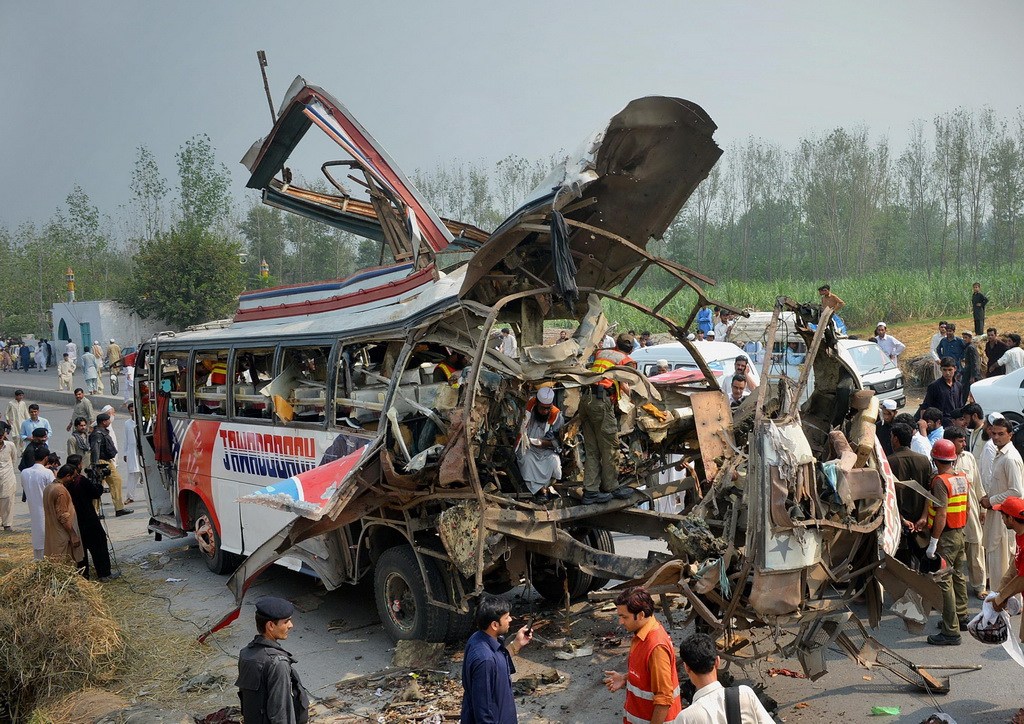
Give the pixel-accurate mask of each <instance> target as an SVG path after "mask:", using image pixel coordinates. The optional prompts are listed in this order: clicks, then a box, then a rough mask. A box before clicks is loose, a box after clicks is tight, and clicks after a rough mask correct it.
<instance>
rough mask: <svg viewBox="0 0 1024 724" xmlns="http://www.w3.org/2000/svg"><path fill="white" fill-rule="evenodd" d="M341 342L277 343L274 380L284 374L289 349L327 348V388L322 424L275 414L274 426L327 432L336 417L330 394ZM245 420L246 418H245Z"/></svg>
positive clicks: (332, 397) (306, 341) (305, 341)
mask: <svg viewBox="0 0 1024 724" xmlns="http://www.w3.org/2000/svg"><path fill="white" fill-rule="evenodd" d="M339 344H340V342H339V340H337V339H334V340H331V339H324V338H321V339H312V340H294V341H288V342H278V343H277V353H276V354H275V355H274V374H273V376H272V379H276V378H277V376H278V375H280V374H281V373H282V372H284V370H283V369H281V367H282V365H283V364H284V358H285V354H286V350H289V349H301V348H306V347H327V379H326V381H325V383H326V388H325V389H324V412H323V420H321V421H320V422H304V421H299V422H296V421H295V420H282V419H281V418H280V417H278V416H277V413H276V412H275V413H274V417H273V424H275V425H280V426H281V427H288V428H295V429H299V430H327V429H329V425H330V422H331V420H332V415H334V396H333V394H330V391H331V390H333V386H332V385H333V383H334V377H335V372H334V369H333V368H334V365H335V363H336V360H337V357H338V349H339ZM243 419H244V418H243Z"/></svg>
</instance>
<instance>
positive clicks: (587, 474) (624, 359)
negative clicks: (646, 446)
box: [579, 333, 636, 505]
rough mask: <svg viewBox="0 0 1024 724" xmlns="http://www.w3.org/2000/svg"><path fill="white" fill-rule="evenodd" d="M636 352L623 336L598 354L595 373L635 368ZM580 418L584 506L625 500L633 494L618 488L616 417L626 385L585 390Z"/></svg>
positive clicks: (599, 385) (611, 384)
mask: <svg viewBox="0 0 1024 724" xmlns="http://www.w3.org/2000/svg"><path fill="white" fill-rule="evenodd" d="M632 351H633V338H632V337H630V336H629V335H628V334H626V333H622V334H620V335H619V336H618V338H617V339H616V340H615V347H614V348H613V349H602V350H598V352H597V354H595V355H594V362H593V363H592V364H591V365H590V370H591V371H592V372H598V373H600V372H605V371H607V370H609V369H611V368H612V367H617V366H628V367H636V362H635V361H634V360H633V358H632V357H630V356H629V353H630V352H632ZM582 393H583V394H582V397H581V398H580V410H579V417H580V422H581V423H582V424H581V426H580V427H581V429H582V431H583V450H584V452H585V453H586V458H585V460H584V464H583V504H584V505H592V504H594V503H607V502H608V501H609V500H611V499H612V498H613V497H615V498H620V499H625V498H629V497H630V496H631V495H632V494H633V489H632V488H630V487H629V486H628V485H621V486H620V485H619V469H618V466H617V465H616V463H615V453H616V451H617V450H618V449H619V423H618V420H617V417H616V414H615V412H616V408H617V407H618V401H619V395H625V396H626V397H629V385H628V384H626V383H625V382H616V381H615V380H609V379H601V380H598V381H597V382H595V383H594V384H592V385H589V386H587V387H584V388H582Z"/></svg>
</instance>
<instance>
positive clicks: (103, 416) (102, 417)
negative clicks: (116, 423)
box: [96, 412, 110, 423]
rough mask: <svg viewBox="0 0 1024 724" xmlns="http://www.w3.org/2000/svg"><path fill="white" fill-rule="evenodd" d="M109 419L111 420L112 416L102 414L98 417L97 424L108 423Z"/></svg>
mask: <svg viewBox="0 0 1024 724" xmlns="http://www.w3.org/2000/svg"><path fill="white" fill-rule="evenodd" d="M109 419H110V415H108V414H107V413H105V412H101V413H100V414H98V415H96V422H97V423H99V422H106V421H107V420H109Z"/></svg>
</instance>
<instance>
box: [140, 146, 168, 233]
mask: <svg viewBox="0 0 1024 724" xmlns="http://www.w3.org/2000/svg"><path fill="white" fill-rule="evenodd" d="M131 190H132V198H133V201H134V207H135V212H136V213H137V214H138V217H139V219H140V221H141V224H142V234H141V235H142V238H143V239H146V240H148V239H153V238H155V237H156V235H157V234H159V233H160V232H161V231H163V230H164V209H163V203H164V199H165V198H166V197H167V191H168V189H167V179H165V178H163V177H162V176H161V175H160V169H159V168H158V167H157V163H156V158H154V157H153V154H152V152H150V150H149V149H148V148H146V147H145V146H139V149H138V156H137V157H136V159H135V168H134V169H133V170H132V182H131Z"/></svg>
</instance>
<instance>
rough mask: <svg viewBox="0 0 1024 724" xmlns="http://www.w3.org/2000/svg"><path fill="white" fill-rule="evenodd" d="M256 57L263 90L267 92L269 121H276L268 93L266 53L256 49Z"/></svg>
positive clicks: (271, 98)
mask: <svg viewBox="0 0 1024 724" xmlns="http://www.w3.org/2000/svg"><path fill="white" fill-rule="evenodd" d="M256 58H257V60H259V61H260V73H261V74H262V75H263V90H264V92H266V94H267V105H268V106H269V107H270V121H271V123H277V114H276V113H275V112H274V99H273V97H271V95H270V83H269V82H268V81H267V54H266V53H265V52H264V51H262V50H257V51H256Z"/></svg>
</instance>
